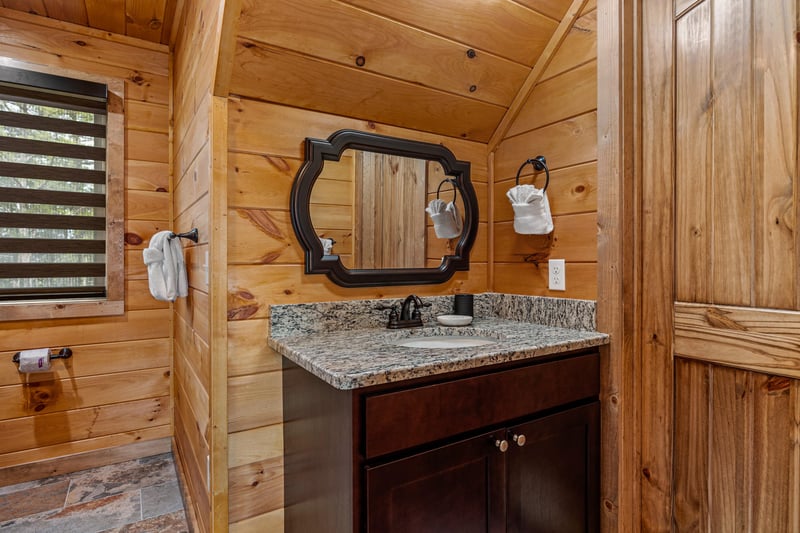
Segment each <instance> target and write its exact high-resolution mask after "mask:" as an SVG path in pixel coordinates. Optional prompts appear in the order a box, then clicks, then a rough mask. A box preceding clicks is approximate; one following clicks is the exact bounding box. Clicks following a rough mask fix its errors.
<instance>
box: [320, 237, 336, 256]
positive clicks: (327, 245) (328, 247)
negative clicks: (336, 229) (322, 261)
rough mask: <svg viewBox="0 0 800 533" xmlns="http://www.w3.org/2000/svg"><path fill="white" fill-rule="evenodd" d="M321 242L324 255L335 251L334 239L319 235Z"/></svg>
mask: <svg viewBox="0 0 800 533" xmlns="http://www.w3.org/2000/svg"><path fill="white" fill-rule="evenodd" d="M319 242H320V243H321V244H322V255H331V253H332V252H333V239H328V238H326V237H319Z"/></svg>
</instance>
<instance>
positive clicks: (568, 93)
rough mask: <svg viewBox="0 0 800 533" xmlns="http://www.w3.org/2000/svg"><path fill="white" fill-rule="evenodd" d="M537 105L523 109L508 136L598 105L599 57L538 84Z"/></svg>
mask: <svg viewBox="0 0 800 533" xmlns="http://www.w3.org/2000/svg"><path fill="white" fill-rule="evenodd" d="M530 98H532V99H533V100H534V101H535V102H536V105H527V106H524V107H522V108H521V109H520V111H519V114H518V115H517V119H516V120H515V121H514V123H513V124H512V125H511V127H510V128H509V129H508V134H507V136H508V137H511V136H513V135H517V134H519V133H522V132H524V131H526V130H532V129H535V128H539V127H542V126H546V125H548V124H552V123H554V122H558V121H559V120H563V119H565V118H570V117H574V116H577V115H582V114H584V113H588V112H590V111H594V110H595V109H597V61H589V62H588V63H584V64H583V65H580V66H578V67H576V68H575V69H573V70H568V71H566V72H564V73H563V74H560V75H558V76H555V77H553V78H550V79H549V80H546V81H543V82H541V83H539V84H537V85H536V86H535V88H534V89H533V92H532V94H531V96H530Z"/></svg>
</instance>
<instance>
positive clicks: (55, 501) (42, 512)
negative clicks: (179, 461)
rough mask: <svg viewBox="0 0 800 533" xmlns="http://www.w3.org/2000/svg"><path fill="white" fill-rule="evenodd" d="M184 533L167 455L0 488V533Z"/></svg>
mask: <svg viewBox="0 0 800 533" xmlns="http://www.w3.org/2000/svg"><path fill="white" fill-rule="evenodd" d="M12 531H13V532H26V533H27V532H35V533H49V532H53V533H56V532H57V533H100V532H109V533H111V532H114V533H139V532H158V533H163V532H188V531H189V527H188V525H187V523H186V515H185V514H184V509H183V500H182V498H181V494H180V488H179V486H178V478H177V475H176V473H175V463H174V462H173V457H172V454H171V453H165V454H161V455H154V456H152V457H145V458H142V459H135V460H133V461H126V462H124V463H118V464H114V465H109V466H104V467H100V468H93V469H90V470H82V471H80V472H74V473H72V474H64V475H62V476H57V477H52V478H48V479H42V480H38V481H29V482H26V483H20V484H18V485H10V486H7V487H0V532H3V533H5V532H12Z"/></svg>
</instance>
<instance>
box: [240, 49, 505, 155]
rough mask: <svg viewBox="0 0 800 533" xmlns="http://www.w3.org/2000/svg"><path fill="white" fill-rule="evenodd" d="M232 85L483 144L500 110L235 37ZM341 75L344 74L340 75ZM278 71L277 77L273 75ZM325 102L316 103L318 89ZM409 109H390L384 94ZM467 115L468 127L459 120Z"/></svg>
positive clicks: (251, 93)
mask: <svg viewBox="0 0 800 533" xmlns="http://www.w3.org/2000/svg"><path fill="white" fill-rule="evenodd" d="M236 56H237V61H236V64H235V66H234V69H233V73H232V79H231V84H232V86H233V87H234V90H235V92H236V93H237V94H241V95H242V96H246V97H249V98H254V99H258V100H265V101H271V102H278V103H282V104H286V105H293V106H298V105H300V106H302V107H303V108H307V109H316V110H319V111H325V112H329V113H335V114H337V115H342V116H352V117H354V118H360V119H365V120H375V121H379V122H384V123H388V124H395V125H398V126H401V127H406V128H412V129H420V130H425V131H431V132H434V133H438V134H441V135H447V136H450V137H464V138H467V139H474V140H477V141H482V142H485V141H487V140H488V139H489V137H490V136H491V134H492V132H493V131H494V128H495V125H496V124H497V123H498V122H499V121H500V118H501V117H502V116H503V113H504V111H505V108H504V107H502V106H499V105H496V104H489V103H485V102H480V101H478V100H473V99H471V98H468V97H462V96H454V95H452V94H449V93H443V92H441V91H438V90H434V89H428V88H426V87H422V86H419V85H415V84H412V83H408V82H405V81H398V80H394V79H391V78H386V77H383V76H380V75H377V74H372V73H370V72H366V71H362V70H359V69H358V68H357V67H343V66H339V65H335V64H332V63H329V62H325V61H322V60H317V59H314V58H310V57H308V56H303V55H300V54H297V53H295V52H293V51H287V50H284V49H279V48H275V47H273V46H270V45H265V44H259V43H256V42H254V41H250V40H246V39H242V38H239V40H238V44H237V51H236ZM343 71H344V72H343ZM274 72H281V76H273V75H272V73H274ZM321 86H324V87H325V88H326V89H325V90H326V94H327V97H326V98H325V99H324V100H320V99H319V97H318V94H319V93H318V90H317V87H321ZM386 94H391V95H392V99H393V100H396V101H407V102H414V106H413V107H409V106H391V105H387V101H386V100H385V97H384V96H383V95H386ZM465 116H469V117H470V120H469V121H468V122H466V121H464V120H462V117H465Z"/></svg>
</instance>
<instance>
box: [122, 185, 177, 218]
mask: <svg viewBox="0 0 800 533" xmlns="http://www.w3.org/2000/svg"><path fill="white" fill-rule="evenodd" d="M165 212H169V193H167V192H155V191H137V190H130V189H129V190H127V191H125V215H126V218H127V219H128V220H155V219H158V218H159V217H162V216H164V213H165Z"/></svg>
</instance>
